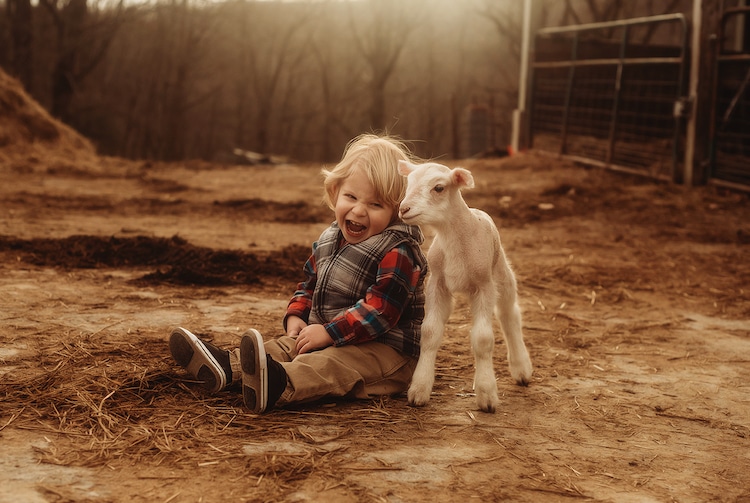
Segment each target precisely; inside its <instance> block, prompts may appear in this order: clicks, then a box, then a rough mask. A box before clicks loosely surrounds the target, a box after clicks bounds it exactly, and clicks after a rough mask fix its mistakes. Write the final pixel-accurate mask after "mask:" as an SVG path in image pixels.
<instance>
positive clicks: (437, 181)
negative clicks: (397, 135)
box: [399, 161, 532, 412]
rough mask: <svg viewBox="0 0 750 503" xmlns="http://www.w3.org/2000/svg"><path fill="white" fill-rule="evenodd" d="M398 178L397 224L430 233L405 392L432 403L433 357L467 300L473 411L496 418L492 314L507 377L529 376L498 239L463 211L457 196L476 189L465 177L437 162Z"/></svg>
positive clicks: (488, 223) (485, 222) (482, 217)
mask: <svg viewBox="0 0 750 503" xmlns="http://www.w3.org/2000/svg"><path fill="white" fill-rule="evenodd" d="M399 173H401V174H402V175H404V176H407V177H408V183H407V189H406V196H405V198H404V200H403V201H402V202H401V207H400V211H399V214H400V216H401V218H402V219H403V220H404V222H407V223H410V224H418V225H425V226H428V227H430V228H432V229H433V230H434V231H435V237H434V240H433V242H432V245H431V246H430V249H429V251H428V253H427V261H428V264H429V267H430V276H429V278H428V280H427V286H426V299H425V319H424V322H423V323H422V352H421V355H420V358H419V362H418V364H417V368H416V370H415V371H414V376H413V378H412V382H411V386H410V387H409V392H408V398H409V403H411V404H412V405H417V406H421V405H425V404H426V403H427V401H428V400H429V399H430V393H431V392H432V386H433V384H434V381H435V358H436V356H437V351H438V349H439V347H440V343H441V340H442V338H443V333H444V331H445V323H446V321H447V320H448V317H449V316H450V314H451V311H452V310H453V294H454V293H466V294H468V296H469V300H470V304H471V313H472V317H473V323H472V328H471V347H472V350H473V353H474V360H475V364H476V370H475V373H474V389H475V392H476V397H477V405H478V406H479V408H480V409H481V410H483V411H485V412H495V408H496V407H497V404H498V397H497V383H496V382H495V371H494V368H493V364H492V351H493V348H494V345H495V337H494V334H493V326H492V323H493V312H494V313H496V314H497V315H498V317H499V318H500V323H501V325H502V330H503V333H504V335H505V341H506V344H507V346H508V365H509V367H510V374H511V376H512V377H513V379H515V381H516V382H517V383H518V384H520V385H524V386H525V385H527V384H528V383H529V380H530V379H531V374H532V367H531V359H530V358H529V353H528V351H527V349H526V345H525V344H524V342H523V333H522V332H521V309H520V307H519V305H518V300H517V294H516V278H515V276H514V274H513V271H512V270H511V268H510V266H509V265H508V262H507V260H506V258H505V251H504V250H503V247H502V245H501V244H500V234H499V232H498V230H497V227H495V224H494V222H493V221H492V218H491V217H490V216H489V215H487V213H485V212H483V211H481V210H478V209H475V208H469V207H468V206H467V204H466V202H465V201H464V199H463V197H462V196H461V189H462V188H472V187H474V178H473V177H472V175H471V172H470V171H468V170H466V169H463V168H455V169H450V168H448V167H446V166H443V165H441V164H436V163H426V164H420V165H416V164H412V163H409V162H406V161H400V162H399Z"/></svg>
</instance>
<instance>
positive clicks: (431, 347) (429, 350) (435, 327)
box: [407, 272, 453, 406]
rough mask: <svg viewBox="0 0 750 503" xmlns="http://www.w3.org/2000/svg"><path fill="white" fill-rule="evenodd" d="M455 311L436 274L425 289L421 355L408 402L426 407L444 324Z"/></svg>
mask: <svg viewBox="0 0 750 503" xmlns="http://www.w3.org/2000/svg"><path fill="white" fill-rule="evenodd" d="M452 310H453V297H452V296H451V294H450V292H449V291H448V290H447V288H445V285H444V283H443V281H442V279H440V278H439V277H438V275H437V274H436V273H434V272H433V275H432V277H430V278H429V280H428V281H427V285H426V288H425V318H424V321H423V322H422V340H421V343H420V347H421V350H420V351H421V352H420V355H419V361H418V362H417V367H416V369H415V370H414V375H413V376H412V378H411V385H410V386H409V391H408V393H407V398H408V399H409V403H410V404H412V405H416V406H422V405H425V404H426V403H427V402H428V401H429V400H430V393H432V386H433V384H434V383H435V359H436V358H437V352H438V349H440V343H441V342H442V340H443V333H444V332H445V323H446V322H447V321H448V317H449V316H450V314H451V311H452Z"/></svg>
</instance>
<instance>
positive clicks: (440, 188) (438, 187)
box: [432, 185, 445, 194]
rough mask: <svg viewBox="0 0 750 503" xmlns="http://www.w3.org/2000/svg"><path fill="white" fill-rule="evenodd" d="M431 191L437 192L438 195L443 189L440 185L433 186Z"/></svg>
mask: <svg viewBox="0 0 750 503" xmlns="http://www.w3.org/2000/svg"><path fill="white" fill-rule="evenodd" d="M432 190H434V191H435V192H437V193H438V194H440V193H441V192H442V191H444V190H445V187H443V186H442V185H435V188H434V189H432Z"/></svg>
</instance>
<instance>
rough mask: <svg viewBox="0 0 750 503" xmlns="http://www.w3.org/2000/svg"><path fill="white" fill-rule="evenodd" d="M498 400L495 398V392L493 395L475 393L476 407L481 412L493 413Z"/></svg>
mask: <svg viewBox="0 0 750 503" xmlns="http://www.w3.org/2000/svg"><path fill="white" fill-rule="evenodd" d="M499 403H500V400H498V398H497V392H495V393H482V392H481V391H477V406H478V407H479V410H481V411H482V412H489V413H491V414H494V413H495V410H497V406H498V404H499Z"/></svg>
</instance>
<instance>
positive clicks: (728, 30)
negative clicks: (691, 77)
mask: <svg viewBox="0 0 750 503" xmlns="http://www.w3.org/2000/svg"><path fill="white" fill-rule="evenodd" d="M748 21H750V7H741V8H736V9H729V10H727V11H726V12H725V13H724V14H723V16H722V18H721V25H720V29H719V41H720V43H719V44H718V55H717V57H716V72H715V78H714V108H713V110H714V112H713V115H714V120H713V121H712V125H713V128H712V134H711V149H710V150H711V174H710V177H711V179H712V181H713V182H715V183H719V184H739V185H744V186H745V187H747V186H750V40H748V38H750V33H748V32H749V31H750V30H748V25H749V24H750V23H748Z"/></svg>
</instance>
